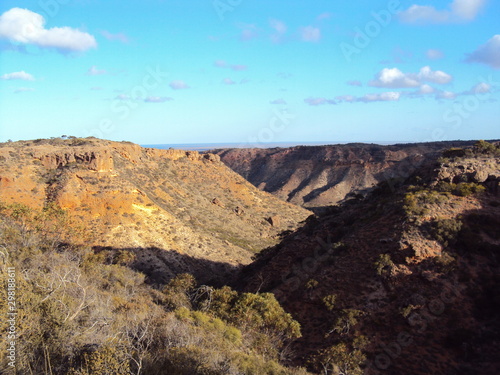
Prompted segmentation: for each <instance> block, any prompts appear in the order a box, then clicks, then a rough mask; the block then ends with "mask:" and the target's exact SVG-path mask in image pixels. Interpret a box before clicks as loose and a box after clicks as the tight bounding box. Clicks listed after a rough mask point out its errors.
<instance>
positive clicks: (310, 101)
mask: <svg viewBox="0 0 500 375" xmlns="http://www.w3.org/2000/svg"><path fill="white" fill-rule="evenodd" d="M304 102H305V103H307V104H309V105H312V106H318V105H323V104H337V102H336V101H335V100H333V99H327V98H315V97H309V98H306V99H304Z"/></svg>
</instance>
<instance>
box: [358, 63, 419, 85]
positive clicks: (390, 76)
mask: <svg viewBox="0 0 500 375" xmlns="http://www.w3.org/2000/svg"><path fill="white" fill-rule="evenodd" d="M368 84H369V85H370V86H374V87H386V88H401V87H417V86H420V82H419V81H418V80H417V79H416V77H411V75H409V74H405V73H403V72H402V71H401V70H399V69H398V68H392V69H390V68H384V69H382V71H381V72H379V73H378V74H377V75H376V78H375V79H374V80H372V81H370V82H369V83H368Z"/></svg>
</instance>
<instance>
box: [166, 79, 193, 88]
mask: <svg viewBox="0 0 500 375" xmlns="http://www.w3.org/2000/svg"><path fill="white" fill-rule="evenodd" d="M169 86H170V87H171V88H172V89H173V90H182V89H188V88H189V86H188V85H187V83H186V82H184V81H180V80H176V81H172V82H170V83H169Z"/></svg>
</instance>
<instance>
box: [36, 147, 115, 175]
mask: <svg viewBox="0 0 500 375" xmlns="http://www.w3.org/2000/svg"><path fill="white" fill-rule="evenodd" d="M33 158H34V159H38V160H40V161H41V162H42V165H43V166H44V167H45V168H47V169H57V168H63V167H65V166H67V165H71V164H80V165H82V166H84V167H85V168H87V169H90V170H92V171H96V172H109V171H111V170H113V158H112V156H111V153H110V151H109V150H99V151H85V150H78V151H73V152H65V151H60V152H52V153H49V154H43V153H36V154H34V155H33Z"/></svg>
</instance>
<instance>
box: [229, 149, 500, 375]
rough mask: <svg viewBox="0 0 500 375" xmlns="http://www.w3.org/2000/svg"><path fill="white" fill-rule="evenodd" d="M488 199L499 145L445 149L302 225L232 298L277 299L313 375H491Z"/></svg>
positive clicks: (499, 171)
mask: <svg viewBox="0 0 500 375" xmlns="http://www.w3.org/2000/svg"><path fill="white" fill-rule="evenodd" d="M485 145H486V146H485ZM499 194H500V149H499V148H498V147H497V148H496V150H495V148H494V147H493V146H491V145H487V144H485V143H479V147H475V148H474V149H468V150H462V149H451V150H448V151H446V152H445V153H444V155H443V156H442V157H440V158H434V159H430V160H428V162H426V163H423V164H421V165H420V166H419V168H418V169H417V170H416V171H415V173H414V174H413V175H412V176H410V178H409V179H406V180H405V181H404V182H399V183H398V182H395V181H392V182H390V183H382V184H380V185H379V186H378V187H377V189H376V190H375V191H374V192H373V193H372V194H369V195H368V196H367V197H366V198H363V197H360V196H358V197H355V198H353V199H350V200H348V201H346V202H345V203H343V204H342V205H340V206H338V207H333V208H331V209H330V210H329V212H327V213H325V214H324V215H322V216H321V217H316V218H313V217H311V218H310V219H309V220H308V221H307V223H306V225H305V226H304V227H302V228H300V229H298V230H297V231H295V232H294V233H292V234H290V235H289V236H288V237H286V238H285V239H284V240H283V242H281V243H280V244H279V245H277V246H275V247H272V248H270V249H268V250H266V251H265V252H263V253H261V254H260V255H259V256H258V257H257V260H256V261H255V262H254V263H252V264H251V265H249V266H247V267H246V268H245V269H244V270H243V272H242V278H241V279H240V283H239V288H240V289H241V290H245V291H253V292H255V291H257V290H258V291H261V292H272V293H274V294H275V295H276V297H277V298H278V300H279V301H280V302H281V303H282V305H283V306H284V307H285V309H286V310H287V311H289V312H290V313H291V314H292V316H294V318H295V319H297V321H298V322H299V323H300V324H301V326H302V329H303V337H302V338H301V339H299V340H297V341H296V342H295V343H294V345H292V346H291V348H290V351H291V353H293V355H292V358H293V361H294V363H301V364H304V363H308V365H309V369H311V370H314V371H316V372H317V373H328V374H330V373H337V372H335V371H339V367H336V366H340V370H341V371H343V372H341V373H343V374H351V375H352V374H366V375H371V374H411V375H424V374H425V375H428V374H436V375H437V374H440V375H441V374H483V375H494V374H498V373H499V371H500V361H499V357H498V352H499V351H500V342H499V340H498V338H499V337H500V326H499V322H500V319H499V318H500V316H499V311H500V300H499V295H498V290H500V279H499V275H500V269H499V267H500V263H499V257H498V255H499V251H500V231H499V228H500V195H499ZM365 360H366V361H365Z"/></svg>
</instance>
